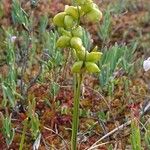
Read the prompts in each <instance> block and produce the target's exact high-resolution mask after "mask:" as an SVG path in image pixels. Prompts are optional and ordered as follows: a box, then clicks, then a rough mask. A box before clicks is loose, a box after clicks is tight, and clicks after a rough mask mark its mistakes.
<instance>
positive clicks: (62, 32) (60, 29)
mask: <svg viewBox="0 0 150 150" xmlns="http://www.w3.org/2000/svg"><path fill="white" fill-rule="evenodd" d="M58 32H59V33H60V34H61V35H66V36H69V37H71V36H72V35H71V32H70V31H67V30H65V29H64V28H63V27H59V28H58Z"/></svg>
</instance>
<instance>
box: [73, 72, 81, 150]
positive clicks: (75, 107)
mask: <svg viewBox="0 0 150 150" xmlns="http://www.w3.org/2000/svg"><path fill="white" fill-rule="evenodd" d="M81 83H82V74H81V73H77V74H75V75H74V102H73V103H74V104H73V123H72V137H71V150H76V149H77V133H78V126H79V102H80V90H81Z"/></svg>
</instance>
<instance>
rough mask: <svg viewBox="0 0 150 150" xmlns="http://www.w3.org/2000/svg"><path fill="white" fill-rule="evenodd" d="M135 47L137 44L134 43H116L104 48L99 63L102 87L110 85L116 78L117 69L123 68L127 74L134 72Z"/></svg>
mask: <svg viewBox="0 0 150 150" xmlns="http://www.w3.org/2000/svg"><path fill="white" fill-rule="evenodd" d="M135 49H136V45H135V44H132V46H130V47H129V46H126V45H118V44H115V45H114V46H112V47H109V48H105V49H104V51H103V55H102V59H101V61H100V63H99V66H100V68H101V72H100V75H99V80H100V85H101V87H102V88H103V87H105V86H107V85H109V84H110V83H111V81H113V80H114V79H115V71H118V70H120V69H121V70H122V71H123V72H124V73H126V74H127V75H130V74H132V71H133V60H134V51H135Z"/></svg>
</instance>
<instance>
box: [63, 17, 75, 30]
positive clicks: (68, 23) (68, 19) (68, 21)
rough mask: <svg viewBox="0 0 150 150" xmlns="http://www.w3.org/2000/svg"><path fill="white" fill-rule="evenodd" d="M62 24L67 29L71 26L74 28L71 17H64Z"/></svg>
mask: <svg viewBox="0 0 150 150" xmlns="http://www.w3.org/2000/svg"><path fill="white" fill-rule="evenodd" d="M64 24H65V27H66V28H67V29H71V28H73V26H75V21H74V19H73V17H71V16H69V15H66V16H65V18H64Z"/></svg>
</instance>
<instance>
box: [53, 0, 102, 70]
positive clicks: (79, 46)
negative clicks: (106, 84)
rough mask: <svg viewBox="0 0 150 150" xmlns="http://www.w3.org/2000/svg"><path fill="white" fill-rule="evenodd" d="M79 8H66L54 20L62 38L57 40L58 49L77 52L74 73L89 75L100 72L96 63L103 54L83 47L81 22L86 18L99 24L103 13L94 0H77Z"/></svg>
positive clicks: (95, 49)
mask: <svg viewBox="0 0 150 150" xmlns="http://www.w3.org/2000/svg"><path fill="white" fill-rule="evenodd" d="M76 3H77V6H68V5H66V6H65V10H64V12H60V13H58V14H57V15H56V16H54V18H53V23H54V25H56V26H57V27H58V32H59V33H60V35H61V36H60V37H59V39H58V40H57V47H60V48H67V47H68V48H72V49H74V50H75V52H76V56H77V58H78V61H77V62H75V63H74V65H73V67H72V72H74V73H79V72H81V71H82V70H83V71H85V70H86V71H87V72H89V73H95V72H99V71H100V70H99V68H98V66H97V65H96V62H97V61H98V60H99V59H100V57H101V55H102V53H101V52H97V48H94V49H93V51H92V52H90V53H89V52H88V51H86V49H85V47H84V46H83V43H82V40H81V37H82V27H81V26H80V25H79V20H80V18H81V17H82V16H84V17H85V18H86V19H87V21H91V22H97V21H100V20H101V18H102V13H101V11H100V10H99V8H98V6H97V5H96V4H95V3H93V1H92V0H77V1H76Z"/></svg>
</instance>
